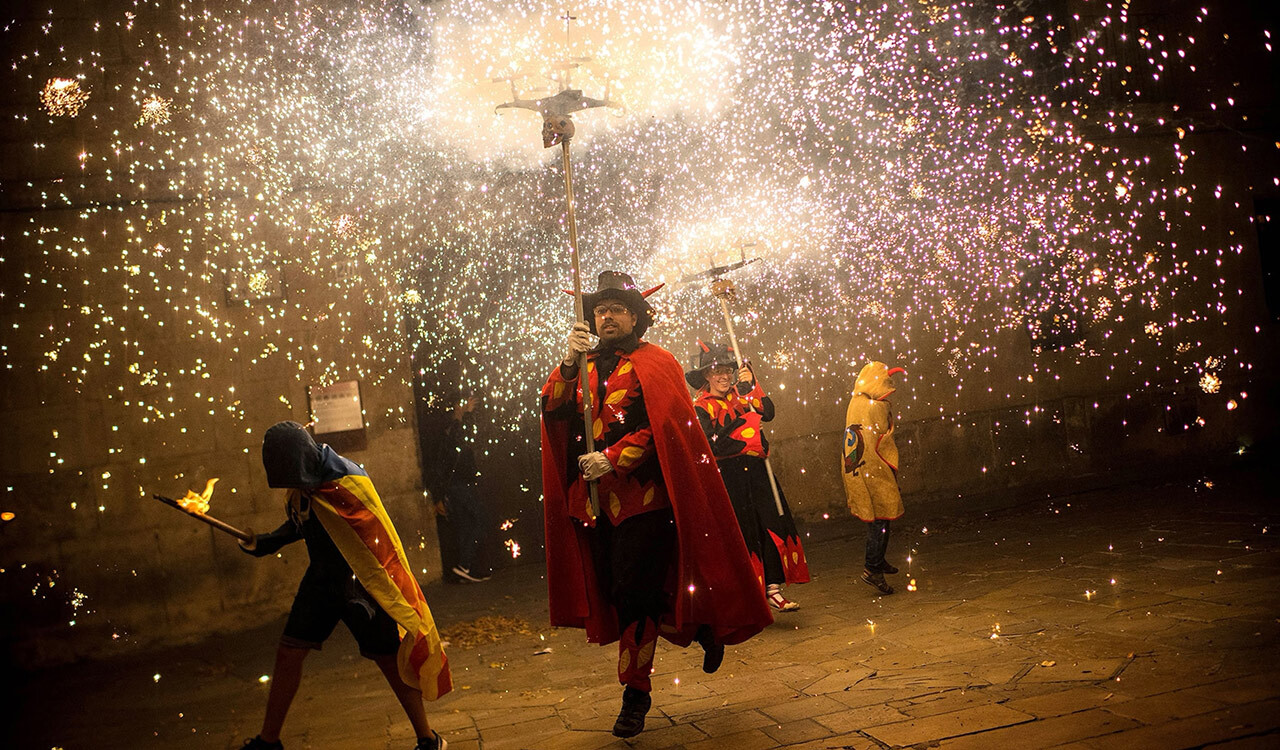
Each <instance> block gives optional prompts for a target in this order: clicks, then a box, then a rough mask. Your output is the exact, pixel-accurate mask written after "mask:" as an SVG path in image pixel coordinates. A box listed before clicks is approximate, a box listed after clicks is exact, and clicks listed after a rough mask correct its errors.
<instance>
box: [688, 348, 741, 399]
mask: <svg viewBox="0 0 1280 750" xmlns="http://www.w3.org/2000/svg"><path fill="white" fill-rule="evenodd" d="M697 357H698V366H697V368H695V369H693V370H690V371H688V372H686V373H685V374H684V381H685V382H686V383H688V384H689V387H690V388H693V389H694V390H695V391H700V390H702V389H703V388H706V387H707V370H710V369H711V368H712V367H715V366H716V365H732V366H733V369H735V370H736V369H738V358H737V357H735V356H733V351H732V350H731V349H729V346H728V345H727V344H712V345H711V346H707V345H706V344H704V343H702V342H701V341H699V342H698V354H697Z"/></svg>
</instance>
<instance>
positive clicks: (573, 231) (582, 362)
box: [560, 136, 600, 518]
mask: <svg viewBox="0 0 1280 750" xmlns="http://www.w3.org/2000/svg"><path fill="white" fill-rule="evenodd" d="M560 155H561V156H562V157H563V161H564V194H565V197H566V198H567V199H568V205H569V248H570V250H571V251H572V252H571V255H572V258H573V298H574V305H575V307H576V309H577V313H578V320H581V321H584V322H585V321H586V320H587V315H590V314H591V313H590V311H588V310H587V309H586V308H585V307H584V306H583V303H582V265H581V263H580V262H579V260H578V221H577V218H576V217H575V216H574V213H573V163H572V162H571V161H570V160H569V138H568V137H567V136H566V137H564V138H562V139H561V141H560ZM578 385H579V386H580V387H581V388H582V427H583V433H582V434H583V435H584V436H586V440H587V445H586V448H587V453H594V452H595V449H596V437H595V424H594V423H595V420H593V419H592V418H591V378H590V376H589V374H588V373H587V355H586V353H585V352H583V353H582V354H580V355H578ZM587 492H588V496H589V497H590V502H591V517H592V518H595V517H596V516H599V515H600V492H599V490H598V489H597V488H596V480H594V479H593V480H591V481H590V482H587Z"/></svg>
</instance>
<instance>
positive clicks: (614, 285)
mask: <svg viewBox="0 0 1280 750" xmlns="http://www.w3.org/2000/svg"><path fill="white" fill-rule="evenodd" d="M664 286H666V285H665V284H659V285H657V286H655V287H653V288H652V289H649V290H647V291H643V292H642V291H640V289H639V288H638V287H637V286H636V282H635V280H634V279H632V278H631V277H630V276H629V275H627V274H625V273H622V272H621V271H601V272H600V276H599V277H598V278H597V279H596V290H595V291H594V292H587V293H585V294H583V295H582V311H583V314H584V315H585V316H586V318H587V326H588V328H590V329H591V332H592V333H593V334H596V316H595V315H594V314H593V313H592V312H591V311H592V310H593V309H595V306H596V305H598V304H600V303H601V302H603V301H604V300H607V299H616V300H618V301H619V302H621V303H622V304H624V305H626V306H627V309H628V310H630V311H631V312H632V313H634V314H635V316H636V327H635V331H634V332H635V335H636V338H642V337H643V336H644V332H645V331H647V330H649V326H651V325H653V318H654V311H653V306H652V305H650V304H649V300H648V299H646V298H647V297H648V296H649V295H650V294H653V293H654V292H656V291H658V290H659V289H661V288H662V287H664ZM566 293H567V294H573V292H566ZM596 335H599V334H596Z"/></svg>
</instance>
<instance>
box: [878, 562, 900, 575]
mask: <svg viewBox="0 0 1280 750" xmlns="http://www.w3.org/2000/svg"><path fill="white" fill-rule="evenodd" d="M880 572H881V573H884V574H885V575H890V576H891V575H893V574H894V573H897V572H898V569H897V568H895V567H893V566H892V565H890V564H889V563H887V562H882V563H880Z"/></svg>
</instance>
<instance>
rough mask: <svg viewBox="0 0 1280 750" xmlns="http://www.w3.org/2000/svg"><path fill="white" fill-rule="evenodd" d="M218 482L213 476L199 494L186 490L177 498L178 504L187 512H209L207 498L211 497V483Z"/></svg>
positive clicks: (202, 513) (201, 513)
mask: <svg viewBox="0 0 1280 750" xmlns="http://www.w3.org/2000/svg"><path fill="white" fill-rule="evenodd" d="M217 483H218V478H217V477H214V478H213V479H210V480H209V481H207V482H205V484H204V492H201V493H200V494H199V495H197V494H196V493H194V492H192V491H191V490H187V494H186V495H184V496H182V497H180V498H178V501H177V502H178V505H181V506H182V509H183V510H185V511H187V512H188V513H199V514H200V515H204V514H205V513H208V512H209V499H210V498H211V497H213V485H215V484H217Z"/></svg>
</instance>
